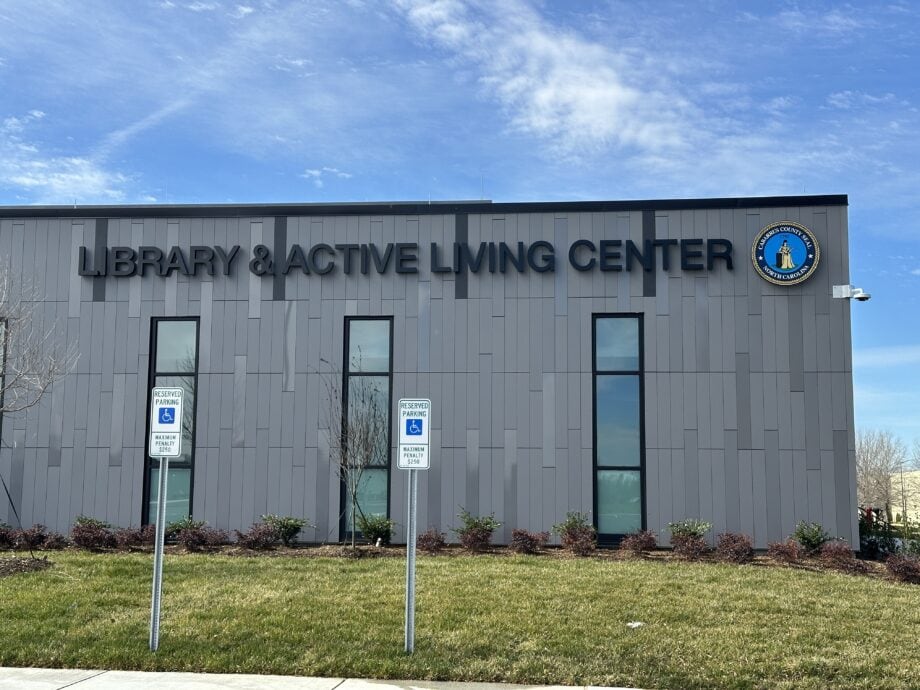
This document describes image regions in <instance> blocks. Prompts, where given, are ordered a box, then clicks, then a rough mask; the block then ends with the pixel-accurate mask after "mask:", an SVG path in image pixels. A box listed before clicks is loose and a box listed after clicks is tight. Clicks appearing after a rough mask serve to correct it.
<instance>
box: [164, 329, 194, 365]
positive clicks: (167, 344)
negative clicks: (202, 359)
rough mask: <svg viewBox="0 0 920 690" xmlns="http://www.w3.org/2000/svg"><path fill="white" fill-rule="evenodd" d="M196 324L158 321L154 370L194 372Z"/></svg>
mask: <svg viewBox="0 0 920 690" xmlns="http://www.w3.org/2000/svg"><path fill="white" fill-rule="evenodd" d="M195 326H196V324H195V322H194V321H158V322H157V342H156V370H157V371H158V372H159V371H168V372H179V371H187V372H194V371H195V351H196V346H197V343H196V337H195V336H196V333H195V331H196V330H197V329H196V327H195Z"/></svg>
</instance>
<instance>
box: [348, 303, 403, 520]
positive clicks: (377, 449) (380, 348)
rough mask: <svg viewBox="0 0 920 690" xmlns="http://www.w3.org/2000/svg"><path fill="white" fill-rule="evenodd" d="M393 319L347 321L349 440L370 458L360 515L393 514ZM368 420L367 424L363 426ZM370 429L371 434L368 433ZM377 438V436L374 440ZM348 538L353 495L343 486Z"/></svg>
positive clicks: (360, 484) (362, 484)
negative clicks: (391, 443)
mask: <svg viewBox="0 0 920 690" xmlns="http://www.w3.org/2000/svg"><path fill="white" fill-rule="evenodd" d="M391 328H392V321H391V319H389V318H384V319H365V318H360V317H346V319H345V332H346V335H347V346H346V352H345V357H346V360H345V371H344V373H343V378H344V381H343V388H344V390H343V395H344V397H345V399H344V400H343V403H344V405H345V420H344V426H345V428H346V433H347V435H348V438H349V441H350V442H351V443H352V444H353V445H356V446H357V447H358V448H359V449H364V450H363V451H359V452H366V453H367V454H368V455H369V457H368V458H367V461H368V463H369V467H366V468H365V469H364V471H363V472H362V473H361V477H360V479H359V480H358V496H357V499H358V506H357V508H358V514H359V515H361V514H364V515H367V516H370V515H383V516H386V515H387V511H388V505H389V480H390V424H391V421H392V420H391V419H390V388H391V381H390V379H391V378H392V370H391V364H390V362H391V352H390V340H391ZM362 420H363V423H362ZM364 430H367V431H366V432H365V431H364ZM371 435H372V436H373V438H371ZM341 495H342V503H341V505H342V519H341V522H340V529H341V531H342V534H343V538H345V537H347V536H349V535H350V534H351V532H352V531H353V528H352V524H351V496H350V492H349V491H348V489H347V487H346V486H345V482H344V481H343V482H342V494H341Z"/></svg>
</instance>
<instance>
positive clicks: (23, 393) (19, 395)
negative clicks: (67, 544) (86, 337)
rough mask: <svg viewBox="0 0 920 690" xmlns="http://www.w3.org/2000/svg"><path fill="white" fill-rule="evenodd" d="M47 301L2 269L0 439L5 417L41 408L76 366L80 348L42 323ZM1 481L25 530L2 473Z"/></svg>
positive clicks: (0, 271) (0, 307) (0, 270)
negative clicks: (15, 282)
mask: <svg viewBox="0 0 920 690" xmlns="http://www.w3.org/2000/svg"><path fill="white" fill-rule="evenodd" d="M43 299H44V298H43V296H42V295H41V294H40V293H39V292H38V290H37V289H35V288H33V287H31V286H29V285H26V286H22V287H17V286H14V285H13V283H12V280H11V278H10V274H9V271H7V270H5V268H0V438H2V423H3V418H4V417H7V416H9V415H12V414H17V413H22V412H25V411H26V410H28V409H29V408H31V407H34V406H35V405H37V404H38V403H39V401H40V400H41V399H42V397H43V396H44V395H45V393H46V392H47V391H48V389H49V388H51V386H52V385H53V384H54V382H55V381H58V380H59V379H61V378H63V377H64V376H66V375H67V374H68V373H70V371H71V370H72V369H73V367H74V365H75V364H76V362H77V351H76V348H75V347H74V346H68V345H67V343H66V342H65V341H64V339H63V338H62V337H60V334H56V333H55V326H56V324H55V323H54V322H52V323H46V324H44V325H42V324H40V323H38V319H37V318H36V307H38V306H39V305H40V304H41V303H42V302H43ZM0 483H2V484H3V490H4V492H5V493H6V497H7V499H8V500H9V502H10V508H12V510H13V515H14V516H15V517H16V520H17V522H18V523H19V528H20V529H23V525H22V520H21V519H20V517H19V511H18V510H17V508H16V505H15V504H14V503H13V497H12V496H11V495H10V492H9V488H8V486H7V483H6V479H5V478H4V477H3V475H0Z"/></svg>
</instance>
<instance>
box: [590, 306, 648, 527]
mask: <svg viewBox="0 0 920 690" xmlns="http://www.w3.org/2000/svg"><path fill="white" fill-rule="evenodd" d="M642 366H643V365H642V317H641V316H639V315H634V314H629V315H612V314H611V315H607V314H604V315H598V316H595V317H594V467H595V474H594V489H595V501H596V503H595V508H596V520H597V531H598V536H599V539H600V540H601V541H602V542H605V541H606V542H607V543H615V540H616V539H617V538H618V537H619V536H621V535H624V534H628V533H630V532H635V531H636V530H640V529H642V528H643V526H644V505H643V500H644V499H643V491H642V486H643V480H644V473H645V461H644V456H643V448H642V414H643V412H642Z"/></svg>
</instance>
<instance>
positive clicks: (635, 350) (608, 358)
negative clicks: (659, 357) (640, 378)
mask: <svg viewBox="0 0 920 690" xmlns="http://www.w3.org/2000/svg"><path fill="white" fill-rule="evenodd" d="M595 331H596V335H597V342H596V344H595V346H596V349H595V352H596V355H595V357H596V361H595V369H596V370H597V371H638V370H639V321H638V319H634V318H633V319H624V318H612V317H608V318H599V319H597V321H596V322H595Z"/></svg>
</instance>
